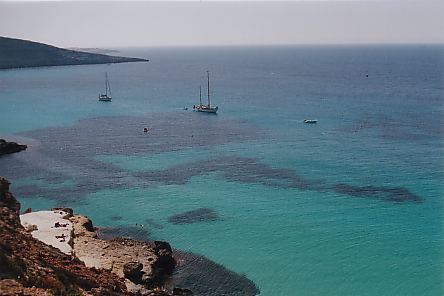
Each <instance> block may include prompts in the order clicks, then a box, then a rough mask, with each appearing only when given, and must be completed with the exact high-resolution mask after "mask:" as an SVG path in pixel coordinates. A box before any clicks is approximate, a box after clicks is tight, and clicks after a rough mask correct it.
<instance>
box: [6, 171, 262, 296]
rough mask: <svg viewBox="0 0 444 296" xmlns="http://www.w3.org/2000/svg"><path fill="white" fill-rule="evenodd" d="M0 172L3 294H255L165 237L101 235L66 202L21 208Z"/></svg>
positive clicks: (246, 282) (240, 279)
mask: <svg viewBox="0 0 444 296" xmlns="http://www.w3.org/2000/svg"><path fill="white" fill-rule="evenodd" d="M9 185H10V183H9V182H8V181H7V180H6V179H4V178H2V177H0V296H2V295H138V296H141V295H148V296H156V295H158V296H160V295H162V296H173V295H196V296H197V295H205V296H210V295H232V296H237V295H245V296H248V295H256V294H258V293H259V290H258V288H257V287H256V286H255V285H254V283H253V282H251V281H250V280H248V279H247V278H246V277H244V276H241V275H238V274H236V273H234V272H232V271H229V270H227V269H226V268H224V267H223V266H221V265H219V264H216V263H214V262H212V261H210V260H208V259H206V258H205V257H202V256H199V255H196V254H192V253H189V252H183V251H179V250H173V249H172V248H171V246H170V245H169V244H168V243H167V242H162V241H154V242H148V241H138V240H135V239H130V238H121V237H113V236H112V235H111V236H108V238H107V239H102V238H101V237H100V232H97V229H96V228H95V227H94V226H93V224H92V221H91V220H90V219H88V218H87V217H85V216H81V215H75V214H74V213H73V211H72V209H69V208H54V209H52V210H51V211H41V212H32V211H31V210H30V209H27V210H26V211H25V213H24V214H22V215H20V213H19V212H20V203H19V202H18V201H17V200H16V199H15V198H14V196H13V195H12V194H11V193H10V192H9Z"/></svg>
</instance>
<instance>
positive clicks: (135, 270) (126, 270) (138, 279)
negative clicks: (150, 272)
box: [123, 261, 143, 284]
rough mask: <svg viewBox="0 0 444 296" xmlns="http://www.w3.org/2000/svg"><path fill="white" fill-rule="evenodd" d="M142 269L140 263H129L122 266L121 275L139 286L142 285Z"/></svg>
mask: <svg viewBox="0 0 444 296" xmlns="http://www.w3.org/2000/svg"><path fill="white" fill-rule="evenodd" d="M142 268H143V264H142V263H140V262H133V261H130V262H127V263H125V264H124V265H123V274H124V275H125V277H126V278H127V279H129V280H130V281H132V282H133V283H136V284H140V283H142V275H143V271H142Z"/></svg>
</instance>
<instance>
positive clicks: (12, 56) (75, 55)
mask: <svg viewBox="0 0 444 296" xmlns="http://www.w3.org/2000/svg"><path fill="white" fill-rule="evenodd" d="M128 62H148V60H147V59H141V58H129V57H120V56H110V55H105V54H99V53H91V52H84V51H76V50H70V49H64V48H59V47H55V46H51V45H48V44H43V43H39V42H33V41H28V40H22V39H15V38H7V37H0V69H12V68H27V67H43V66H64V65H87V64H111V63H128Z"/></svg>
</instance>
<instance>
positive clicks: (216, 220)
mask: <svg viewBox="0 0 444 296" xmlns="http://www.w3.org/2000/svg"><path fill="white" fill-rule="evenodd" d="M119 54H121V55H132V56H139V57H146V58H149V59H150V62H149V63H129V64H114V65H91V66H66V67H49V68H36V69H21V70H7V71H0V136H1V137H3V138H6V139H9V140H17V141H20V142H23V143H26V144H28V145H29V148H28V150H27V151H25V152H20V153H18V154H14V155H9V156H5V157H1V158H0V175H3V176H5V177H6V178H8V179H10V180H11V181H12V183H13V186H12V191H13V193H14V194H15V195H16V196H17V197H18V198H19V201H20V202H21V203H22V208H27V207H32V209H33V210H41V209H48V208H49V207H52V206H56V205H64V206H69V207H73V208H74V209H75V210H76V212H79V213H83V214H86V215H88V216H89V217H91V218H92V219H93V221H94V222H95V224H96V225H101V226H114V227H121V228H122V229H128V231H130V230H131V229H132V230H134V228H135V224H136V223H137V224H138V225H140V224H143V225H144V226H143V229H145V230H146V235H147V237H149V238H150V239H162V240H168V241H169V242H171V244H172V245H173V246H174V247H176V248H179V249H184V250H190V251H193V252H195V253H199V254H203V255H205V256H207V257H208V258H210V259H212V260H214V261H216V262H218V263H220V264H223V265H224V266H226V267H227V268H229V269H231V270H234V271H235V272H237V273H239V274H245V275H246V276H247V277H248V278H250V279H251V280H253V281H254V282H255V283H256V284H257V286H258V287H259V288H260V290H261V295H272V296H274V295H402V296H406V295H415V296H417V295H443V294H444V287H443V275H444V273H443V266H444V255H443V249H444V231H443V181H444V169H443V168H444V162H443V156H444V143H443V126H444V125H443V113H444V104H443V103H444V95H443V94H444V92H443V85H444V76H443V69H444V48H443V47H442V46H373V47H364V46H357V47H345V46H344V47H334V46H331V47H329V46H325V47H308V46H301V47H256V48H241V47H239V48H229V47H227V48H174V49H173V48H163V49H162V48H156V49H150V48H139V49H121V52H120V53H119ZM207 69H208V70H209V71H210V73H211V78H212V102H213V103H214V104H215V105H218V106H219V114H218V115H216V116H211V115H206V114H200V113H196V112H193V111H192V105H193V104H196V103H198V95H199V85H200V84H201V85H202V86H204V91H206V88H205V87H206V86H205V83H206V80H205V71H206V70H207ZM106 71H107V72H108V74H109V77H110V84H111V90H112V95H113V101H112V102H111V103H101V102H98V101H97V96H98V94H99V92H100V91H102V90H103V88H104V73H105V72H106ZM184 107H188V108H189V109H188V110H184ZM306 118H308V119H318V123H317V124H312V125H308V124H304V123H303V120H304V119H306ZM144 127H149V128H150V132H149V133H147V134H144V133H143V128H144ZM195 210H199V211H195ZM188 211H195V212H191V214H190V213H188V215H187V214H186V212H188ZM183 213H185V215H184V216H180V217H181V219H179V223H177V219H176V220H175V219H172V218H171V217H172V216H174V215H178V214H183ZM193 213H194V215H193ZM199 213H200V214H202V213H203V214H204V215H203V216H202V217H200V216H199V215H198V214H199ZM176 218H177V217H176ZM206 218H207V219H206ZM199 219H200V220H199ZM196 220H197V221H196Z"/></svg>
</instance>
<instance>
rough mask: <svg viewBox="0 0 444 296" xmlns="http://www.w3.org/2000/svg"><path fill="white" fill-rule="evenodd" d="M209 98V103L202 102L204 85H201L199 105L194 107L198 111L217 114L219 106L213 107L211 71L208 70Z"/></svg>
mask: <svg viewBox="0 0 444 296" xmlns="http://www.w3.org/2000/svg"><path fill="white" fill-rule="evenodd" d="M207 99H208V104H207V105H204V104H202V87H201V86H199V105H197V106H196V105H194V106H193V109H194V110H196V111H197V112H205V113H213V114H216V113H217V110H218V109H219V107H217V106H216V107H211V104H210V72H209V71H207Z"/></svg>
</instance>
